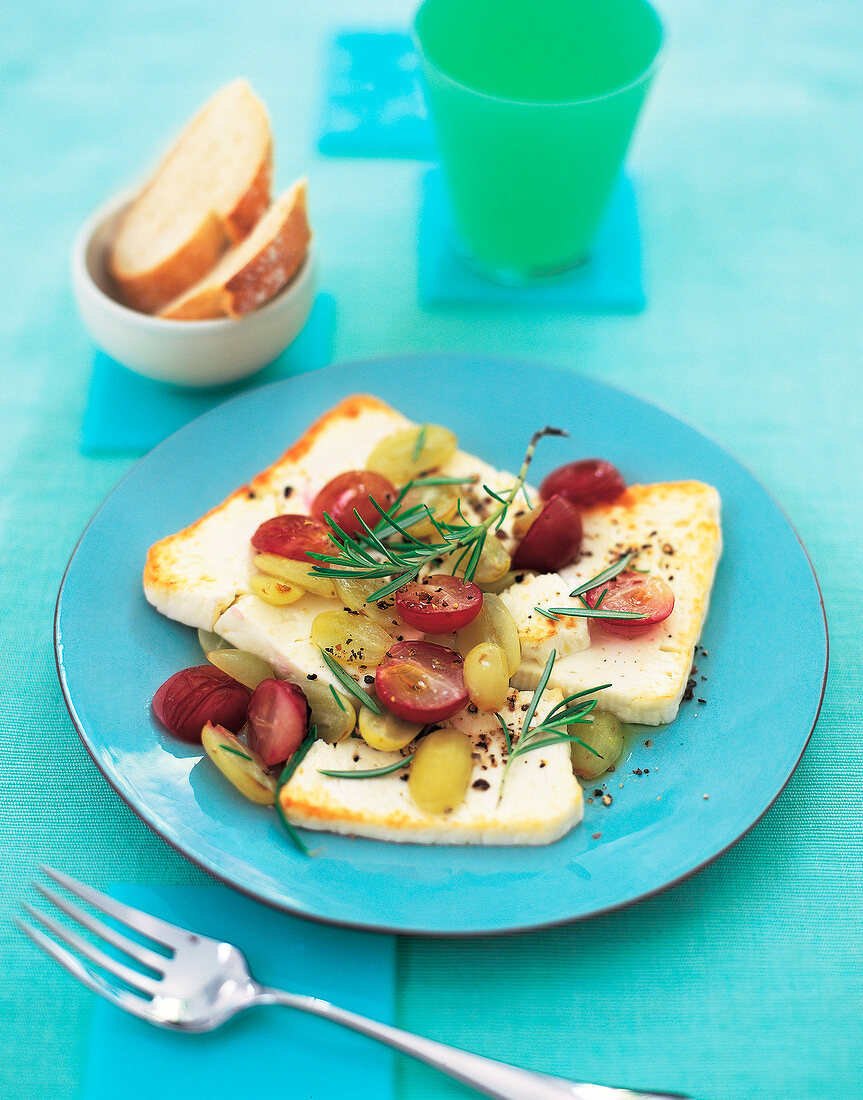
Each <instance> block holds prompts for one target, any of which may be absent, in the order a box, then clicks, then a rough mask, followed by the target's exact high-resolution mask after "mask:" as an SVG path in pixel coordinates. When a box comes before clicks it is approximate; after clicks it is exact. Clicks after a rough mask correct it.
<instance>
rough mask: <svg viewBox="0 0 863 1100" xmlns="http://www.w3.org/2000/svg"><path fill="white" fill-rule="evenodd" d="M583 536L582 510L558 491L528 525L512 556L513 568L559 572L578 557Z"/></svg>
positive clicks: (540, 571) (539, 571)
mask: <svg viewBox="0 0 863 1100" xmlns="http://www.w3.org/2000/svg"><path fill="white" fill-rule="evenodd" d="M581 536H582V526H581V510H580V509H579V507H578V505H576V504H573V503H572V501H571V500H567V499H566V497H564V496H561V495H560V493H558V494H557V495H556V496H553V497H550V498H549V499H548V500H547V501H546V502H545V504H544V505H543V506H542V511H541V512H540V513H539V515H538V516H537V517H536V519H535V520H534V521H533V523H532V524H531V525H530V527H528V529H527V533H526V534H525V536H524V538H523V539H522V540H521V542H520V543H519V544H518V546H517V547H516V550H515V553H514V554H513V556H512V567H513V569H535V570H536V571H537V572H538V573H556V572H557V570H558V569H563V567H564V566H565V565H569V564H570V563H571V562H573V561H575V559H576V558H577V557H578V552H579V550H580V549H581Z"/></svg>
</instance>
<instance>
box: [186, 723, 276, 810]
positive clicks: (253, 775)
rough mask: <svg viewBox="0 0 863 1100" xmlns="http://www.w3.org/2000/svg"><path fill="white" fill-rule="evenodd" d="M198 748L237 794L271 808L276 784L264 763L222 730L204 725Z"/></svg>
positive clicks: (221, 728)
mask: <svg viewBox="0 0 863 1100" xmlns="http://www.w3.org/2000/svg"><path fill="white" fill-rule="evenodd" d="M201 744H202V745H203V746H204V751H205V752H206V754H207V756H209V758H210V759H211V760H212V761H213V763H214V764H215V765H216V767H217V768H218V769H219V771H220V772H221V773H222V775H223V776H224V777H225V778H226V779H227V780H228V782H230V783H232V784H233V785H234V786H235V787H236V788H237V790H238V791H239V792H240V794H242V795H245V797H246V798H248V799H250V800H251V801H252V802H257V803H258V805H259V806H272V805H273V803H274V802H275V800H276V780H275V778H274V777H273V776H272V775H270V773H269V772H268V771H267V769H266V768H265V767H264V764H263V761H262V760H261V759H260V757H258V756H257V755H256V754H255V753H253V752H252V750H251V749H250V748H249V747H248V745H245V744H243V742H242V741H241V740H240V739H239V737H235V736H234V735H233V734H232V733H230V732H229V731H228V730H226V729H225V728H224V727H223V726H214V725H213V724H212V722H207V724H206V725H205V726H204V728H203V729H202V731H201Z"/></svg>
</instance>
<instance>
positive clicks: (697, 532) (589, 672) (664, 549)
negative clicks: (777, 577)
mask: <svg viewBox="0 0 863 1100" xmlns="http://www.w3.org/2000/svg"><path fill="white" fill-rule="evenodd" d="M721 545H722V538H721V533H720V528H719V496H718V494H717V492H716V490H715V489H713V488H712V487H711V486H709V485H703V484H702V483H701V482H696V481H684V482H665V483H662V484H658V485H634V486H631V487H630V488H629V489H628V490H627V491H626V493H625V494H624V496H623V497H621V498H619V500H618V501H616V502H614V503H613V504H608V505H601V506H596V507H594V508H591V509H586V510H585V512H584V543H583V552H582V557H581V558H580V559H579V561H578V562H576V563H575V564H574V565H571V566H568V567H567V568H566V569H563V570H562V571H561V575H562V577H563V579H564V581H565V582H566V584H567V586H568V588H569V590H570V591H571V590H572V589H573V588H575V587H577V586H578V585H579V584H581V583H583V582H584V581H587V580H590V579H592V578H593V577H595V576H597V575H598V574H599V573H600V572H602V570H604V569H606V568H607V567H608V566H609V565H611V564H613V563H614V562H615V561H617V560H618V558H619V557H620V556H621V555H622V554H624V553H626V552H627V551H629V550H635V551H636V552H637V556H636V558H635V559H634V560H633V562H632V564H633V566H634V567H636V568H638V569H646V570H649V571H650V572H652V573H655V574H657V575H658V576H660V577H662V578H663V579H664V580H665V581H667V583H668V584H669V585H670V587H671V589H672V591H673V592H674V610H673V611H672V613H671V615H670V616H669V617H668V618H667V619H666V620H665V621H664V622H662V623H658V624H657V625H656V626H655V627H653V628H652V629H651V630H650V631H648V632H647V633H646V634H643V635H642V636H641V637H638V638H618V637H615V636H613V635H612V634H610V633H608V632H607V631H605V630H604V629H603V627H602V626H601V624H600V623H598V622H597V621H596V620H591V621H590V623H589V626H588V630H589V633H590V646H589V647H588V648H587V649H583V650H581V651H579V652H576V653H568V654H567V655H566V656H564V657H562V658H561V659H560V660H559V661H557V662H556V663H555V666H554V670H553V672H552V676H551V680H550V681H549V682H550V683H551V684H553V685H555V686H557V687H559V688H561V690H562V691H563V692H564V694H570V693H574V692H578V691H586V690H587V689H589V688H592V687H596V686H598V685H600V684H610V685H611V686H610V687H607V688H605V689H604V690H603V691H602V692H600V693H599V695H598V697H597V698H598V706H599V707H600V709H602V710H608V711H611V713H612V714H616V715H617V716H618V717H619V718H620V719H622V720H623V721H624V722H637V723H642V724H644V725H649V726H654V725H661V724H664V723H667V722H671V721H672V720H673V719H674V717H675V715H676V714H677V710H678V707H679V706H680V700H681V697H682V695H683V692H684V689H685V687H686V681H687V679H688V677H689V671H690V669H691V667H692V660H693V657H694V652H695V645H696V643H697V642H698V639H699V637H700V636H701V629H702V626H703V624H704V620H705V618H706V616H707V607H708V603H709V599H710V590H711V586H712V584H713V577H714V573H715V570H716V564H717V561H718V560H719V555H720V551H721ZM568 602H569V601H567V603H568ZM573 602H576V601H573ZM558 606H566V604H561V605H558ZM575 622H576V620H573V623H575ZM573 629H579V627H576V626H573ZM541 673H542V665H541V664H540V663H538V662H536V661H527V660H526V661H524V662H523V663H522V665H521V667H520V668H519V670H518V672H517V673H516V675H515V677H514V678H513V683H515V684H517V685H518V686H519V687H522V688H533V687H535V686H536V684H537V683H538V681H539V677H540V675H541Z"/></svg>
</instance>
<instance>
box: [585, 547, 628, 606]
mask: <svg viewBox="0 0 863 1100" xmlns="http://www.w3.org/2000/svg"><path fill="white" fill-rule="evenodd" d="M634 556H635V551H634V550H630V551H629V553H628V554H624V555H623V557H622V558H618V559H617V561H616V562H614V563H613V564H611V565H609V567H608V569H603V571H602V572H601V573H597V575H596V576H595V577H593V578H592V579H591V580H589V581H585V582H584V584H580V585H579V586H578V588H573V590H572V591H571V592H570V596H580V595H581V594H582V592H589V591H590V590H591V588H598V587H599V586H600V585H601V584H605V582H606V581H611V580H614V578H615V577H616V576H617V575H618V574H619V573H622V572H623V571H624V569H626V567H627V565H629V563H630V562H631V561H632V559H633V557H634Z"/></svg>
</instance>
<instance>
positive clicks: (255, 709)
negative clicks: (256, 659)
mask: <svg viewBox="0 0 863 1100" xmlns="http://www.w3.org/2000/svg"><path fill="white" fill-rule="evenodd" d="M248 721H249V734H248V740H249V748H251V749H252V751H253V752H256V753H257V754H258V756H260V758H261V760H263V762H264V763H265V764H266V765H267V767H268V768H270V767H272V766H273V764H282V763H284V761H285V760H287V759H288V757H290V756H293V754H294V753H295V752H296V751H297V749H298V748H299V747H300V745H301V744H302V742H303V739H304V738H305V736H306V734H307V733H308V732H309V704H308V702H307V701H306V697H305V695H304V694H303V692H302V691H301V689H300V688H298V687H297V685H296V684H289V683H288V682H287V680H262V681H261V682H260V684H258V686H257V687H256V688H255V690H254V691H253V692H252V699H251V702H250V703H249V717H248Z"/></svg>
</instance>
